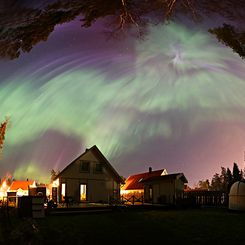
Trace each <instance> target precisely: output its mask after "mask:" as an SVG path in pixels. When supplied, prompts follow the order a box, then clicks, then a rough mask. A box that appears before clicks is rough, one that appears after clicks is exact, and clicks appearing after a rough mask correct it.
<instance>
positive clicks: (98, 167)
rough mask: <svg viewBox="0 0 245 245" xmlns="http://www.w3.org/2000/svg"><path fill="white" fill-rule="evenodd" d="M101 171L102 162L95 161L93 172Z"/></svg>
mask: <svg viewBox="0 0 245 245" xmlns="http://www.w3.org/2000/svg"><path fill="white" fill-rule="evenodd" d="M102 171H103V163H96V164H95V172H97V173H102Z"/></svg>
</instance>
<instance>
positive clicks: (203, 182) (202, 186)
mask: <svg viewBox="0 0 245 245" xmlns="http://www.w3.org/2000/svg"><path fill="white" fill-rule="evenodd" d="M197 188H198V189H202V190H209V188H210V183H209V180H208V179H206V180H199V181H198V185H197Z"/></svg>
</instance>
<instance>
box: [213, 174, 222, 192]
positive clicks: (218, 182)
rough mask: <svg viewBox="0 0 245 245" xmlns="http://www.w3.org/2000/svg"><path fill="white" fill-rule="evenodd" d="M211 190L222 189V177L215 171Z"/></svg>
mask: <svg viewBox="0 0 245 245" xmlns="http://www.w3.org/2000/svg"><path fill="white" fill-rule="evenodd" d="M211 190H213V191H222V190H223V183H222V178H221V176H220V175H219V174H218V173H215V174H214V176H213V178H212V181H211Z"/></svg>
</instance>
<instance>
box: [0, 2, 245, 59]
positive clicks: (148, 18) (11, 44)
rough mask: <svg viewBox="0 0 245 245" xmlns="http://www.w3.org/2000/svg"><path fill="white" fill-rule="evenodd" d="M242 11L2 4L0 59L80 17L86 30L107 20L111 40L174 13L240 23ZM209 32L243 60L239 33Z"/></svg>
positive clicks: (190, 5)
mask: <svg viewBox="0 0 245 245" xmlns="http://www.w3.org/2000/svg"><path fill="white" fill-rule="evenodd" d="M15 2H18V1H15ZM234 6H235V7H234ZM243 7H244V0H236V1H235V0H223V1H220V0H213V1H209V0H199V1H194V0H160V1H159V0H145V1H139V0H107V1H104V0H83V1H81V0H62V1H59V0H57V1H56V2H52V3H51V4H47V2H46V3H45V4H44V5H43V7H42V9H37V8H24V7H23V6H22V8H21V5H20V7H19V5H18V7H17V8H15V9H11V5H9V4H3V5H1V9H0V10H1V14H0V56H2V57H7V58H10V59H15V58H18V57H19V56H20V54H21V52H29V51H30V50H31V49H32V48H33V46H34V45H36V44H37V43H38V42H40V41H46V40H47V39H48V37H49V35H50V34H51V33H52V31H53V30H54V27H55V26H56V25H57V24H62V23H64V22H69V21H71V20H74V19H75V18H76V17H77V16H79V15H82V16H83V18H82V19H81V21H82V24H81V26H82V27H89V26H91V25H92V24H93V23H95V22H96V21H97V20H98V19H100V18H102V17H106V16H108V17H109V18H108V19H107V24H105V25H106V29H107V30H108V31H107V32H108V33H112V35H111V36H113V34H115V33H118V32H119V31H122V30H125V29H127V28H128V29H132V28H131V27H132V26H133V27H135V29H136V30H137V32H138V35H137V36H141V35H142V33H143V34H144V32H145V31H146V30H145V29H146V28H145V24H146V23H147V22H153V23H160V22H163V21H165V20H166V19H168V20H169V19H171V18H174V15H175V14H176V13H181V14H185V15H191V16H192V17H193V19H200V18H199V17H200V16H203V15H204V18H206V15H208V14H210V13H216V14H219V15H222V16H224V17H225V18H226V19H229V20H239V21H241V20H240V19H241V18H243V16H244V15H242V13H240V11H241V10H242V9H243ZM152 13H155V14H152ZM13 17H14V18H13ZM210 32H211V33H213V34H215V35H216V36H217V38H218V39H219V40H220V41H222V42H223V43H225V44H226V45H227V46H229V47H231V48H232V49H233V50H234V51H235V52H237V53H238V54H239V55H240V56H241V57H244V35H242V34H241V35H240V31H238V30H236V29H235V28H234V27H232V26H230V25H227V24H224V26H223V27H220V28H216V29H212V30H210Z"/></svg>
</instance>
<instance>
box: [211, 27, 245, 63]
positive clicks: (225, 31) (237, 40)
mask: <svg viewBox="0 0 245 245" xmlns="http://www.w3.org/2000/svg"><path fill="white" fill-rule="evenodd" d="M209 32H210V33H212V34H214V35H215V36H216V37H217V39H218V40H219V41H220V42H222V43H223V44H225V45H226V46H228V47H230V48H232V49H233V51H234V52H235V53H238V54H239V55H240V56H241V57H242V58H243V59H244V58H245V32H244V31H243V32H240V31H238V30H236V29H235V28H234V27H233V26H231V25H228V24H223V27H218V28H214V29H209Z"/></svg>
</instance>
